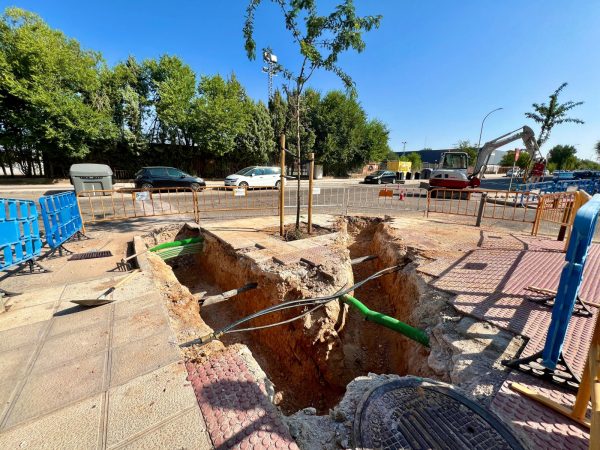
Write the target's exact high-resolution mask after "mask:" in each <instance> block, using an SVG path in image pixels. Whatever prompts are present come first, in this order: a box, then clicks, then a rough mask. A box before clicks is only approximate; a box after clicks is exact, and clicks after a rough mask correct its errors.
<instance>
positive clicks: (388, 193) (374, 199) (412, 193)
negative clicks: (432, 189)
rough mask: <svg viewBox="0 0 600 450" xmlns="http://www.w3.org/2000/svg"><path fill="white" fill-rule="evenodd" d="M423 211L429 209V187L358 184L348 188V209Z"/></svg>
mask: <svg viewBox="0 0 600 450" xmlns="http://www.w3.org/2000/svg"><path fill="white" fill-rule="evenodd" d="M373 209H376V210H384V211H386V212H390V211H392V212H393V211H423V212H425V211H426V210H427V189H422V188H418V187H405V186H402V185H390V186H389V187H388V186H386V187H383V188H379V189H375V188H372V187H366V186H358V187H355V188H351V189H348V193H347V199H346V212H348V210H353V211H356V210H359V211H362V210H373Z"/></svg>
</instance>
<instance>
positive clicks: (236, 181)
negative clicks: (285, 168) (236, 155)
mask: <svg viewBox="0 0 600 450" xmlns="http://www.w3.org/2000/svg"><path fill="white" fill-rule="evenodd" d="M280 184H281V168H279V167H266V166H250V167H245V168H244V169H242V170H240V171H239V172H236V173H234V174H232V175H229V176H228V177H227V178H225V186H240V187H251V186H252V187H254V186H273V187H276V188H279V185H280Z"/></svg>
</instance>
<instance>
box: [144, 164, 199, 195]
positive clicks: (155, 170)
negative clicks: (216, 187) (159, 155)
mask: <svg viewBox="0 0 600 450" xmlns="http://www.w3.org/2000/svg"><path fill="white" fill-rule="evenodd" d="M205 186H206V183H205V182H204V180H203V179H202V178H200V177H194V176H192V175H189V174H187V173H185V172H184V171H182V170H179V169H176V168H175V167H164V166H155V167H143V168H142V169H141V170H139V171H138V172H137V173H136V174H135V187H136V188H138V189H152V188H163V187H189V188H192V189H193V190H195V191H199V190H201V189H202V188H203V187H205Z"/></svg>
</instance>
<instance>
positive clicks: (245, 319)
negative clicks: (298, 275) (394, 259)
mask: <svg viewBox="0 0 600 450" xmlns="http://www.w3.org/2000/svg"><path fill="white" fill-rule="evenodd" d="M402 267H403V266H401V265H397V266H392V267H388V268H386V269H383V270H380V271H379V272H375V273H374V274H372V275H370V276H369V277H367V278H365V279H364V280H362V281H359V282H358V283H356V284H354V285H352V286H350V287H348V288H346V289H342V290H341V291H338V292H336V293H335V294H332V295H327V296H325V297H315V298H305V299H301V300H292V301H289V302H284V303H280V304H278V305H274V306H270V307H268V308H265V309H263V310H260V311H257V312H255V313H253V314H250V315H249V316H246V317H243V318H241V319H239V320H236V321H235V322H233V323H231V324H229V325H227V326H225V327H223V328H221V329H220V330H218V331H216V332H215V334H223V333H227V332H229V331H230V330H232V329H234V328H236V327H237V326H238V325H241V324H242V323H245V322H248V321H249V320H252V319H255V318H257V317H261V316H264V315H266V314H271V313H273V312H278V311H280V310H285V309H289V308H293V307H299V306H312V305H315V304H321V303H322V304H325V303H328V302H330V301H331V300H335V299H337V298H339V297H341V296H342V295H344V294H347V293H348V292H351V291H353V290H355V289H358V288H359V287H361V286H362V285H363V284H365V283H368V282H369V281H371V280H374V279H375V278H379V277H380V276H382V275H387V274H388V273H393V272H397V271H398V270H400V269H401V268H402Z"/></svg>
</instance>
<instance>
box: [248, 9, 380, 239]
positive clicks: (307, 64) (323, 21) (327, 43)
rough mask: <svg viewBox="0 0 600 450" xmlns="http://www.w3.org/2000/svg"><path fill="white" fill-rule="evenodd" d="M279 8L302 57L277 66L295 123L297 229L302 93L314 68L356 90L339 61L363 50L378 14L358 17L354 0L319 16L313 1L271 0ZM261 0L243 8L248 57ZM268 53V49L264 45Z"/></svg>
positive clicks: (253, 48)
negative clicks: (295, 63)
mask: <svg viewBox="0 0 600 450" xmlns="http://www.w3.org/2000/svg"><path fill="white" fill-rule="evenodd" d="M271 1H272V2H273V3H275V4H276V5H277V6H279V8H280V9H281V12H282V15H283V19H284V23H285V28H286V30H288V31H289V32H290V33H291V35H292V39H293V41H294V43H295V44H296V45H297V46H298V51H299V53H300V57H301V63H300V68H299V69H298V70H297V71H292V70H291V69H290V68H289V67H283V66H281V65H279V66H278V67H277V69H278V70H280V71H281V72H282V74H283V76H284V77H285V78H286V80H288V82H289V86H288V92H289V93H290V94H291V95H290V96H291V98H292V99H293V114H294V118H295V123H296V142H297V143H296V161H297V171H298V197H297V204H298V207H297V209H296V230H298V229H299V228H300V173H301V156H302V151H301V148H302V147H301V136H300V133H301V123H300V114H301V105H300V101H301V96H302V92H303V90H304V88H305V86H306V83H307V82H308V80H309V79H310V77H311V76H312V74H313V73H314V72H315V70H317V69H324V70H327V71H330V72H333V73H335V74H336V75H337V76H338V77H339V78H340V79H341V80H342V82H343V83H344V86H345V87H346V89H347V90H349V91H350V92H354V91H355V86H354V82H353V81H352V79H351V78H350V76H349V75H348V74H347V73H345V72H344V71H343V70H342V68H341V67H340V66H339V64H338V58H339V56H340V54H341V53H343V52H345V51H347V50H350V49H353V50H356V51H357V52H362V51H363V50H364V48H365V43H364V41H363V39H362V33H363V32H365V31H369V30H371V29H372V28H374V27H378V26H379V23H380V21H381V16H366V17H360V16H358V15H357V14H356V10H355V7H354V2H353V1H352V0H344V1H343V2H342V3H341V4H339V5H337V6H336V7H335V9H334V11H333V12H331V13H329V14H327V15H320V14H319V12H318V11H317V2H316V0H303V1H299V0H271ZM261 3H262V0H250V2H249V4H248V8H247V10H246V21H245V25H244V29H243V33H244V40H245V49H246V53H247V55H248V58H249V59H254V58H255V57H256V42H255V40H254V18H255V14H256V10H257V8H258V7H259V5H260V4H261ZM265 51H269V52H270V48H265Z"/></svg>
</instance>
